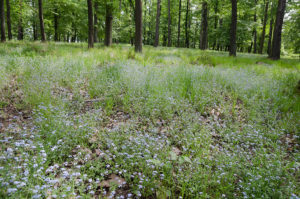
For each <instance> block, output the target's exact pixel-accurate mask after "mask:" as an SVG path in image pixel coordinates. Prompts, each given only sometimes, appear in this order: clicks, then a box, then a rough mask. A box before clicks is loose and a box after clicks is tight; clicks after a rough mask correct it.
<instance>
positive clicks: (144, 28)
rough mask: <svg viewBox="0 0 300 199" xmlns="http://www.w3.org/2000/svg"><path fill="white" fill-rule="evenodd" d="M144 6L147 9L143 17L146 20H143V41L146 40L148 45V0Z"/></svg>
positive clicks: (145, 42)
mask: <svg viewBox="0 0 300 199" xmlns="http://www.w3.org/2000/svg"><path fill="white" fill-rule="evenodd" d="M144 7H145V8H146V9H145V12H144V17H143V20H144V22H143V24H144V25H143V38H144V39H143V42H144V44H145V45H146V44H149V41H148V43H147V30H146V28H147V1H144ZM149 10H150V6H149Z"/></svg>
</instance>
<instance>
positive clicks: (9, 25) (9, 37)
mask: <svg viewBox="0 0 300 199" xmlns="http://www.w3.org/2000/svg"><path fill="white" fill-rule="evenodd" d="M6 23H7V37H8V40H11V39H12V33H11V20H10V3H9V0H6Z"/></svg>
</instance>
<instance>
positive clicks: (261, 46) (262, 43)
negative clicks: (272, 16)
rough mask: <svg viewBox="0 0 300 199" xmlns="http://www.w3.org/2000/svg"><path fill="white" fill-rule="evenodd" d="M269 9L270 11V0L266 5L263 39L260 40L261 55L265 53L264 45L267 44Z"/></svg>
mask: <svg viewBox="0 0 300 199" xmlns="http://www.w3.org/2000/svg"><path fill="white" fill-rule="evenodd" d="M268 9H269V0H267V2H266V5H265V15H264V20H263V29H262V33H261V39H260V45H259V51H258V53H259V54H262V53H263V50H264V43H265V35H266V25H267V20H268Z"/></svg>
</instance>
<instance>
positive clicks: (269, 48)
mask: <svg viewBox="0 0 300 199" xmlns="http://www.w3.org/2000/svg"><path fill="white" fill-rule="evenodd" d="M273 23H274V19H273V18H272V19H271V20H270V30H269V41H268V50H267V53H268V55H269V57H270V56H271V50H272V34H273Z"/></svg>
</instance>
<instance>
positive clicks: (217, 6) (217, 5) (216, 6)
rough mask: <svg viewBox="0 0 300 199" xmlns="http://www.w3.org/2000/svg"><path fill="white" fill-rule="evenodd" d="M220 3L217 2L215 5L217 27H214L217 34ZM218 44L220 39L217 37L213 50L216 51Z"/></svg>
mask: <svg viewBox="0 0 300 199" xmlns="http://www.w3.org/2000/svg"><path fill="white" fill-rule="evenodd" d="M218 9H219V1H218V0H216V3H215V25H214V28H215V33H216V32H217V27H218V12H219V10H218ZM217 43H218V38H217V37H216V36H215V41H214V43H213V50H215V49H216V45H217Z"/></svg>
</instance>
